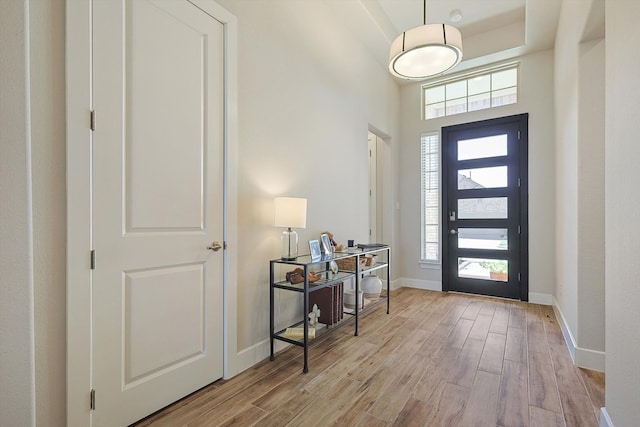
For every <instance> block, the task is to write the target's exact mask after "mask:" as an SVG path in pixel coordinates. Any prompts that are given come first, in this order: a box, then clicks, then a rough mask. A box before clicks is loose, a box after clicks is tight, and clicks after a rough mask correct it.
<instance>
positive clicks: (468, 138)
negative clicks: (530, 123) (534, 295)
mask: <svg viewBox="0 0 640 427" xmlns="http://www.w3.org/2000/svg"><path fill="white" fill-rule="evenodd" d="M523 132H525V133H526V115H524V116H514V117H507V118H503V119H495V120H487V121H485V122H479V123H470V124H465V125H458V126H451V127H448V128H443V144H444V149H443V167H442V170H443V225H444V227H443V290H452V291H461V292H471V293H478V294H483V295H493V296H501V297H506V298H518V299H523V300H526V299H527V294H528V285H527V281H526V278H523V274H522V273H523V271H522V270H521V267H523V266H524V267H525V269H526V265H525V264H526V258H527V256H528V255H527V249H526V239H523V238H522V237H523V236H522V231H523V230H524V231H525V233H526V230H527V227H526V222H527V216H526V202H525V203H523V200H524V201H526V138H525V139H524V140H523V138H522V135H523ZM523 184H524V186H523ZM523 209H524V211H523ZM523 279H524V280H523Z"/></svg>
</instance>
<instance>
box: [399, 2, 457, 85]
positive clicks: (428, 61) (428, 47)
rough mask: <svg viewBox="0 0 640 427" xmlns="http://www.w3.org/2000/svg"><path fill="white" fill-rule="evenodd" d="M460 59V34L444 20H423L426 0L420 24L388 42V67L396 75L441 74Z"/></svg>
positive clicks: (425, 12)
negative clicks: (441, 21)
mask: <svg viewBox="0 0 640 427" xmlns="http://www.w3.org/2000/svg"><path fill="white" fill-rule="evenodd" d="M461 60H462V34H460V31H459V30H458V29H457V28H455V27H453V26H451V25H447V24H427V0H424V25H421V26H419V27H414V28H411V29H410V30H407V31H405V32H403V33H402V34H400V35H399V36H398V37H396V39H395V40H394V41H393V43H391V51H390V53H389V71H390V72H391V74H393V75H394V76H396V77H400V78H403V79H408V80H423V79H426V78H428V77H431V76H436V75H438V74H442V73H444V72H445V71H447V70H450V69H451V68H453V67H455V66H456V65H458V64H459V63H460V61H461Z"/></svg>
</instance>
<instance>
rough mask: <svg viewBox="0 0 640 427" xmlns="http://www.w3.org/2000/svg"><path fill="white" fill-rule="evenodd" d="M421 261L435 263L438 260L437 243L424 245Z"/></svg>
mask: <svg viewBox="0 0 640 427" xmlns="http://www.w3.org/2000/svg"><path fill="white" fill-rule="evenodd" d="M422 259H426V260H433V261H437V260H439V259H440V256H439V255H438V244H437V243H426V244H425V246H424V253H423V254H422Z"/></svg>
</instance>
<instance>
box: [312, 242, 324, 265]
mask: <svg viewBox="0 0 640 427" xmlns="http://www.w3.org/2000/svg"><path fill="white" fill-rule="evenodd" d="M309 253H310V254H311V261H320V259H321V258H322V253H321V252H320V242H319V241H317V240H309Z"/></svg>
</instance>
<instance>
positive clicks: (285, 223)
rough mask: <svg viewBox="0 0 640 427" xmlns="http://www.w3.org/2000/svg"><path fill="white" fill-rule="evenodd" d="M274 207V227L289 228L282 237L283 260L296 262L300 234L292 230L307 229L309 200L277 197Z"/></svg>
mask: <svg viewBox="0 0 640 427" xmlns="http://www.w3.org/2000/svg"><path fill="white" fill-rule="evenodd" d="M273 205H274V215H273V225H274V226H276V227H287V229H286V230H285V231H283V232H282V236H281V240H282V259H284V260H289V261H290V260H294V259H296V258H297V257H298V233H296V232H295V230H293V229H292V228H294V227H295V228H306V226H307V199H297V198H293V197H276V198H275V199H274V201H273Z"/></svg>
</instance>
